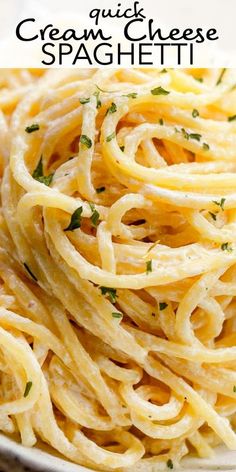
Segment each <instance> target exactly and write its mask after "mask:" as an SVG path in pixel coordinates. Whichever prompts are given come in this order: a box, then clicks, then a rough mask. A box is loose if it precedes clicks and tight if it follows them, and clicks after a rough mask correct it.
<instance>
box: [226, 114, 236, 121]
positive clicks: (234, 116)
mask: <svg viewBox="0 0 236 472" xmlns="http://www.w3.org/2000/svg"><path fill="white" fill-rule="evenodd" d="M234 120H236V115H232V116H228V121H234Z"/></svg>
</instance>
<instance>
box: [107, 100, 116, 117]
mask: <svg viewBox="0 0 236 472" xmlns="http://www.w3.org/2000/svg"><path fill="white" fill-rule="evenodd" d="M116 111H117V106H116V104H115V103H114V102H112V104H111V106H110V107H109V108H108V109H107V111H106V115H109V114H110V115H112V113H115V112H116Z"/></svg>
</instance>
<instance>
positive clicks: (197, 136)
mask: <svg viewBox="0 0 236 472" xmlns="http://www.w3.org/2000/svg"><path fill="white" fill-rule="evenodd" d="M189 137H190V139H196V141H200V139H201V137H202V135H201V134H198V133H190V134H189Z"/></svg>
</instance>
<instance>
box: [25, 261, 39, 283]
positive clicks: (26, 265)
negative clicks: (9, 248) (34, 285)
mask: <svg viewBox="0 0 236 472" xmlns="http://www.w3.org/2000/svg"><path fill="white" fill-rule="evenodd" d="M24 267H25V269H26V270H27V272H28V273H29V274H30V275H31V277H32V279H34V280H35V282H38V279H37V277H35V275H34V274H33V272H32V270H30V268H29V266H28V264H26V262H24Z"/></svg>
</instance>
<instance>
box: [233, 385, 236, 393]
mask: <svg viewBox="0 0 236 472" xmlns="http://www.w3.org/2000/svg"><path fill="white" fill-rule="evenodd" d="M233 392H234V393H236V385H234V388H233Z"/></svg>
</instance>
